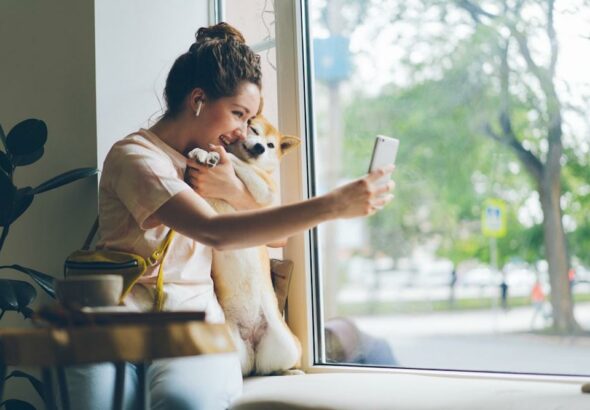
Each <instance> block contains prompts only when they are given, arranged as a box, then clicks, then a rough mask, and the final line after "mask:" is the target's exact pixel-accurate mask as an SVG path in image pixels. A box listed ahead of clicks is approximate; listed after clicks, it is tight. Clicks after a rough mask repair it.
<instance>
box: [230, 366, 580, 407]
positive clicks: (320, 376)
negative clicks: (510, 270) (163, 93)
mask: <svg viewBox="0 0 590 410" xmlns="http://www.w3.org/2000/svg"><path fill="white" fill-rule="evenodd" d="M337 370H338V371H336V372H335V371H334V368H333V367H330V366H317V367H314V368H313V369H312V371H313V372H314V373H312V374H306V375H302V376H282V377H257V378H251V379H247V380H246V381H245V383H244V395H243V396H242V397H241V398H240V399H239V400H238V401H237V402H236V403H235V405H234V406H233V407H232V409H234V410H247V409H259V408H264V409H326V410H327V409H391V410H395V409H407V410H412V409H454V410H463V409H465V410H467V409H469V410H471V409H474V408H477V409H478V410H492V409H493V410H496V409H508V408H519V409H520V408H526V409H529V408H531V409H533V408H534V409H536V410H544V409H556V408H567V409H573V410H576V409H580V410H581V409H587V408H589V406H590V395H587V394H583V393H582V392H581V389H580V388H581V383H580V381H579V380H574V379H573V378H569V377H567V378H566V377H557V378H556V377H551V378H549V376H529V375H522V376H521V375H496V374H491V375H490V374H477V375H474V374H473V373H469V375H466V374H465V373H463V374H453V375H450V374H448V373H446V372H445V373H444V374H441V372H420V373H418V372H416V371H408V370H393V369H367V370H365V369H357V368H347V369H346V371H342V370H343V369H342V368H337ZM316 372H317V373H316ZM585 381H588V380H585Z"/></svg>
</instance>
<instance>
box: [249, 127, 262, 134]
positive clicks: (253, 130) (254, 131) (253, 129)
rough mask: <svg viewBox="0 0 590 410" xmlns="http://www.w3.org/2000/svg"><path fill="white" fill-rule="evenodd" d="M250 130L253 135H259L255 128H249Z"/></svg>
mask: <svg viewBox="0 0 590 410" xmlns="http://www.w3.org/2000/svg"><path fill="white" fill-rule="evenodd" d="M250 129H251V130H252V132H253V133H254V134H256V135H260V134H259V133H258V130H257V129H256V128H254V127H250Z"/></svg>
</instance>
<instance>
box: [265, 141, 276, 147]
mask: <svg viewBox="0 0 590 410" xmlns="http://www.w3.org/2000/svg"><path fill="white" fill-rule="evenodd" d="M266 145H267V146H268V148H274V147H275V144H273V143H272V142H269V143H268V144H266Z"/></svg>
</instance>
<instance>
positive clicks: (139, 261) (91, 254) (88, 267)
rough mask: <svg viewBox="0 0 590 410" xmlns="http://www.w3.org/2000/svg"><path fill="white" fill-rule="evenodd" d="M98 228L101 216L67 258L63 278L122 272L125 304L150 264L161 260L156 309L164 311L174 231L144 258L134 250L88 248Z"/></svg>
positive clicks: (118, 273) (121, 300)
mask: <svg viewBox="0 0 590 410" xmlns="http://www.w3.org/2000/svg"><path fill="white" fill-rule="evenodd" d="M97 229H98V219H97V220H96V222H95V223H94V226H93V227H92V230H91V232H90V234H89V235H88V238H87V239H86V241H85V243H84V246H83V248H82V249H81V250H78V251H75V252H73V253H72V254H70V256H68V257H67V259H66V261H65V263H64V277H66V278H67V277H68V276H72V275H100V274H105V275H106V274H108V275H120V276H122V277H123V292H122V293H121V299H120V303H123V300H124V299H125V297H126V296H127V295H128V294H129V292H130V291H131V288H133V286H134V285H135V284H136V283H137V281H138V280H139V278H140V277H141V276H142V275H143V274H144V273H145V271H146V269H147V267H148V266H155V265H157V264H158V263H159V264H160V267H159V268H158V278H157V281H156V300H155V301H154V310H156V311H161V310H162V307H163V305H164V257H165V256H166V252H167V251H168V247H169V245H170V242H172V238H173V237H174V231H173V230H172V229H171V230H170V232H168V234H167V235H166V237H165V238H164V240H163V241H162V243H161V244H160V246H158V248H157V249H156V250H155V251H154V253H152V254H151V255H150V257H149V258H147V259H145V258H144V257H142V256H140V255H136V254H134V253H131V252H119V251H111V250H106V249H97V250H89V249H88V248H89V247H90V243H91V242H92V238H93V237H94V235H95V234H96V230H97Z"/></svg>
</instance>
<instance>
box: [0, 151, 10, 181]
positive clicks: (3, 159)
mask: <svg viewBox="0 0 590 410" xmlns="http://www.w3.org/2000/svg"><path fill="white" fill-rule="evenodd" d="M0 169H1V170H2V171H4V172H5V173H6V175H10V174H11V173H12V161H10V158H9V157H8V155H6V153H5V152H3V151H0Z"/></svg>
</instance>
